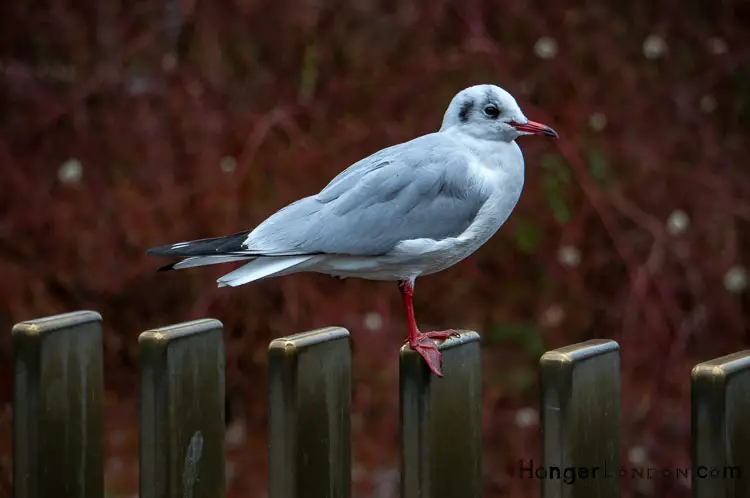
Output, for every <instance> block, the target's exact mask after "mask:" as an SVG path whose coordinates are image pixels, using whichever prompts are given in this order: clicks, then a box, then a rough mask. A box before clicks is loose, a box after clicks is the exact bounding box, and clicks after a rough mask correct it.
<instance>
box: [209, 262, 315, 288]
mask: <svg viewBox="0 0 750 498" xmlns="http://www.w3.org/2000/svg"><path fill="white" fill-rule="evenodd" d="M310 258H312V256H281V257H265V258H264V257H262V256H261V257H259V258H258V259H256V260H254V261H251V262H250V263H248V264H246V265H245V266H242V267H240V268H237V269H236V270H234V271H233V272H231V273H227V274H226V275H224V276H223V277H221V278H220V279H219V280H218V281H217V282H218V283H219V287H226V286H230V287H237V286H239V285H243V284H246V283H248V282H252V281H254V280H260V279H262V278H266V277H271V276H275V275H280V274H284V275H285V274H287V273H294V272H289V271H288V270H291V269H292V268H294V267H295V266H297V265H299V264H301V263H304V262H305V261H307V260H309V259H310Z"/></svg>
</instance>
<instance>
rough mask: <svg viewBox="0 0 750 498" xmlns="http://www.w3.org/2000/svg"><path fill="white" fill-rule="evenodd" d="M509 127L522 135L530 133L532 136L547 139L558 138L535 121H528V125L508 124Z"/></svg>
mask: <svg viewBox="0 0 750 498" xmlns="http://www.w3.org/2000/svg"><path fill="white" fill-rule="evenodd" d="M510 125H511V126H512V127H513V128H515V129H516V130H518V131H522V132H524V133H531V134H533V135H546V136H548V137H554V138H560V137H559V136H558V134H557V132H556V131H555V130H553V129H552V128H550V127H549V126H547V125H543V124H542V123H537V122H535V121H529V122H528V123H524V124H521V123H510Z"/></svg>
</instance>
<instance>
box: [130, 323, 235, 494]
mask: <svg viewBox="0 0 750 498" xmlns="http://www.w3.org/2000/svg"><path fill="white" fill-rule="evenodd" d="M138 349H139V353H140V392H139V417H140V449H139V452H140V459H139V474H140V496H141V498H178V497H179V498H209V497H210V498H224V487H225V474H224V401H225V400H224V382H225V379H224V370H225V369H224V340H223V338H222V324H221V322H219V321H218V320H196V321H193V322H186V323H181V324H178V325H173V326H170V327H164V328H159V329H154V330H149V331H147V332H144V333H142V334H141V335H140V337H139V338H138Z"/></svg>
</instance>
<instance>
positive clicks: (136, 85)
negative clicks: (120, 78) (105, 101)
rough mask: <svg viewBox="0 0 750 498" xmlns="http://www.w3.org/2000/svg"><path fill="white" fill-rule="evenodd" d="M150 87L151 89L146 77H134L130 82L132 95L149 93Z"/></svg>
mask: <svg viewBox="0 0 750 498" xmlns="http://www.w3.org/2000/svg"><path fill="white" fill-rule="evenodd" d="M148 87H149V81H148V78H146V77H145V76H134V77H133V78H132V79H131V80H130V88H129V91H130V94H131V95H141V94H143V93H146V92H147V91H148Z"/></svg>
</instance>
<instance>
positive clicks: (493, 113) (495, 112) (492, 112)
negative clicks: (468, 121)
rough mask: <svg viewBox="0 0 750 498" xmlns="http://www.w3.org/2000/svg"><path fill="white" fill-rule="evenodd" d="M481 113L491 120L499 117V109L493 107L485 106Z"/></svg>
mask: <svg viewBox="0 0 750 498" xmlns="http://www.w3.org/2000/svg"><path fill="white" fill-rule="evenodd" d="M482 112H483V113H484V115H485V116H487V117H488V118H492V119H496V118H497V117H498V116H499V115H500V109H498V108H497V107H496V106H494V105H488V106H486V107H485V108H484V109H482Z"/></svg>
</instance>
